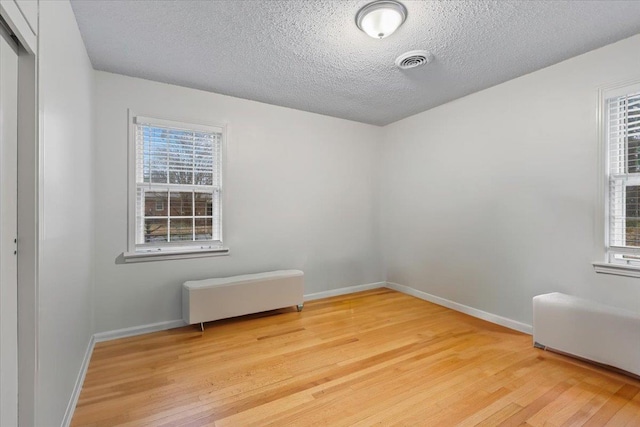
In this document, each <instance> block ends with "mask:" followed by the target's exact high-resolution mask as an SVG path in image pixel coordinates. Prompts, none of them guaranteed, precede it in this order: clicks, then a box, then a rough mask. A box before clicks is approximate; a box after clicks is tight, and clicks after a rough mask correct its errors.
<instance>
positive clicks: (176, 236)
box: [171, 218, 193, 242]
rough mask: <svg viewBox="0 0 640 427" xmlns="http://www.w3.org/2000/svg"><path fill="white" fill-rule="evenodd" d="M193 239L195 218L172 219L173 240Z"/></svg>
mask: <svg viewBox="0 0 640 427" xmlns="http://www.w3.org/2000/svg"><path fill="white" fill-rule="evenodd" d="M180 240H193V220H192V219H191V218H188V219H171V241H172V242H176V241H180Z"/></svg>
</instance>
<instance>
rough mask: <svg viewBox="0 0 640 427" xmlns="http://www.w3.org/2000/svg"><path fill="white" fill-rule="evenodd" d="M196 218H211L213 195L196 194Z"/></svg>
mask: <svg viewBox="0 0 640 427" xmlns="http://www.w3.org/2000/svg"><path fill="white" fill-rule="evenodd" d="M195 197H196V199H195V205H196V216H211V215H213V214H212V209H211V203H212V200H211V199H212V196H211V193H196V194H195Z"/></svg>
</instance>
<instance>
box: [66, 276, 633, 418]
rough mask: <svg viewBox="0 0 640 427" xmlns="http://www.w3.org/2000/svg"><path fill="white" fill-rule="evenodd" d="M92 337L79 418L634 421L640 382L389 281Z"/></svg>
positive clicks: (76, 414) (78, 412)
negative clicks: (194, 322) (202, 322)
mask: <svg viewBox="0 0 640 427" xmlns="http://www.w3.org/2000/svg"><path fill="white" fill-rule="evenodd" d="M277 312H278V313H280V314H277V315H273V314H274V313H270V314H272V315H264V314H263V315H254V316H245V317H243V318H237V319H230V320H225V321H218V322H211V323H208V324H207V325H206V330H205V332H204V333H200V329H199V327H196V326H193V327H184V328H179V329H173V330H170V331H165V332H158V333H153V334H148V335H144V336H138V337H133V338H125V339H120V340H116V341H110V342H105V343H99V344H97V345H96V348H95V350H94V353H93V357H92V359H91V363H90V365H89V370H88V372H87V376H86V380H85V383H84V387H83V389H82V393H81V395H80V400H79V402H78V405H77V408H76V412H75V415H74V418H73V422H72V425H73V426H114V425H123V426H147V425H148V426H213V425H215V426H218V427H222V426H252V425H276V426H291V425H298V426H307V425H330V426H352V425H357V426H370V425H381V426H387V425H407V426H446V425H468V426H474V425H484V426H497V425H505V426H520V425H527V426H564V425H567V426H568V425H571V426H573V425H587V426H602V425H612V426H640V393H639V392H640V381H638V380H636V379H633V378H631V377H626V376H624V375H621V374H617V373H614V372H611V371H607V370H604V369H602V368H599V367H597V366H594V365H591V364H589V363H586V362H582V361H578V360H575V359H572V358H569V357H566V356H561V355H558V354H554V353H550V352H545V351H543V350H539V349H535V348H533V347H532V341H531V337H530V336H529V335H525V334H521V333H518V332H514V331H512V330H509V329H506V328H503V327H500V326H496V325H494V324H491V323H487V322H484V321H482V320H478V319H475V318H473V317H470V316H466V315H464V314H461V313H458V312H455V311H452V310H449V309H446V308H443V307H440V306H438V305H434V304H431V303H428V302H425V301H422V300H419V299H416V298H413V297H410V296H407V295H404V294H402V293H399V292H395V291H392V290H389V289H384V288H383V289H376V290H372V291H366V292H360V293H357V294H351V295H345V296H339V297H334V298H328V299H324V300H318V301H313V302H308V303H307V304H306V305H305V308H304V310H303V311H302V312H301V313H298V312H296V311H295V309H293V308H292V309H290V310H289V309H287V310H279V311H277Z"/></svg>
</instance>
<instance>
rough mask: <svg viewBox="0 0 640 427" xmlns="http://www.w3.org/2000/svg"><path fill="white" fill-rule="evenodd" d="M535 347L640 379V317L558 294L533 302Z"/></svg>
mask: <svg viewBox="0 0 640 427" xmlns="http://www.w3.org/2000/svg"><path fill="white" fill-rule="evenodd" d="M533 341H534V345H535V346H536V347H540V348H549V349H550V350H557V351H560V352H563V353H568V354H571V355H574V356H578V357H581V358H584V359H588V360H592V361H594V362H598V363H601V364H604V365H609V366H613V367H615V368H618V369H622V370H623V371H627V372H630V373H632V374H635V375H640V314H638V313H634V312H632V311H628V310H623V309H619V308H615V307H610V306H607V305H604V304H600V303H596V302H593V301H588V300H585V299H582V298H578V297H574V296H570V295H565V294H561V293H558V292H555V293H551V294H544V295H538V296H536V297H534V298H533Z"/></svg>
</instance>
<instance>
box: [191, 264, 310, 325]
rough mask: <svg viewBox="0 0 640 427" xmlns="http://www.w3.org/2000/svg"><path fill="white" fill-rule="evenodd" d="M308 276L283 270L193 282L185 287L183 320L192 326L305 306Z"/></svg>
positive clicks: (299, 272) (298, 271)
mask: <svg viewBox="0 0 640 427" xmlns="http://www.w3.org/2000/svg"><path fill="white" fill-rule="evenodd" d="M303 295H304V273H303V272H302V271H300V270H279V271H270V272H267V273H258V274H244V275H241V276H233V277H223V278H217V279H205V280H192V281H188V282H184V284H183V286H182V318H183V319H184V321H185V322H186V323H188V324H190V325H192V324H196V323H200V327H201V328H202V329H203V330H204V325H203V324H204V322H211V321H213V320H219V319H226V318H228V317H236V316H243V315H245V314H251V313H258V312H261V311H268V310H275V309H278V308H284V307H290V306H297V307H298V311H300V310H302V306H303V304H304V296H303Z"/></svg>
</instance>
